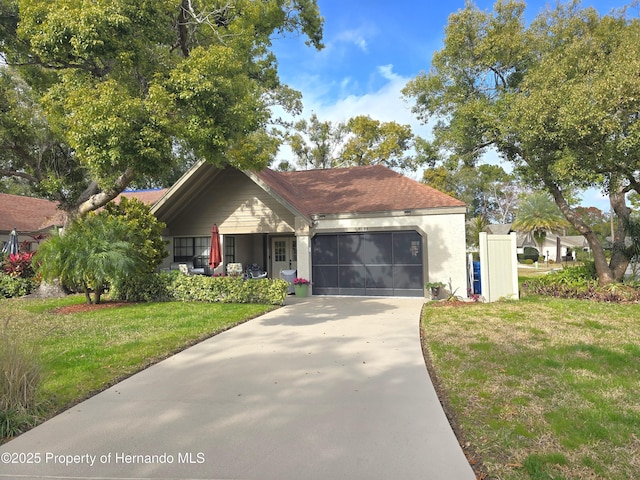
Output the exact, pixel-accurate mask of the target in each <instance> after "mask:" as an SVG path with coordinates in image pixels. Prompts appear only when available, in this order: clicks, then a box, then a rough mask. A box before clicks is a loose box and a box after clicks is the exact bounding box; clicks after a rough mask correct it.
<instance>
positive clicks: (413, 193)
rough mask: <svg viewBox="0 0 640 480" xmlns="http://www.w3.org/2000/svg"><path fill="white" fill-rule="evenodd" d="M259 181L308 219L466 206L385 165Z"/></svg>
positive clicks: (268, 173)
mask: <svg viewBox="0 0 640 480" xmlns="http://www.w3.org/2000/svg"><path fill="white" fill-rule="evenodd" d="M258 177H259V178H260V179H262V181H264V182H265V183H267V184H268V185H269V186H270V187H271V188H272V189H273V190H274V191H275V192H276V193H278V194H279V195H280V196H282V198H284V199H285V200H286V201H288V202H289V203H290V204H292V205H293V206H295V207H296V208H297V209H298V210H300V212H301V213H303V214H305V215H314V214H316V215H319V214H340V213H347V214H349V213H372V212H385V211H401V210H414V209H430V208H443V207H464V206H465V204H464V202H461V201H460V200H457V199H455V198H453V197H451V196H449V195H446V194H444V193H442V192H440V191H438V190H435V189H434V188H431V187H429V186H427V185H425V184H422V183H419V182H416V181H414V180H411V179H410V178H407V177H405V176H404V175H400V174H399V173H396V172H394V171H392V170H390V169H388V168H386V167H383V166H381V165H372V166H366V167H350V168H334V169H326V170H302V171H297V172H275V171H273V170H269V169H266V170H263V171H262V172H260V173H259V174H258Z"/></svg>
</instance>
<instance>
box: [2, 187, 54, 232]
mask: <svg viewBox="0 0 640 480" xmlns="http://www.w3.org/2000/svg"><path fill="white" fill-rule="evenodd" d="M64 218H65V215H64V212H63V211H62V210H60V209H58V205H57V203H55V202H52V201H50V200H44V199H42V198H33V197H22V196H20V195H9V194H7V193H0V231H3V232H4V231H11V229H13V228H15V229H16V230H17V231H18V233H20V232H29V233H34V232H40V231H46V230H48V229H50V228H52V227H54V226H60V225H62V224H63V223H64Z"/></svg>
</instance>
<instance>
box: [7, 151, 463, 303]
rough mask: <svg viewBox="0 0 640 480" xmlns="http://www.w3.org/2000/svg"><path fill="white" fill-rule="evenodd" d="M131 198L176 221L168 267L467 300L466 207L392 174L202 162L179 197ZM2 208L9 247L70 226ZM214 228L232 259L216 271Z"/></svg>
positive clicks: (333, 291) (51, 216)
mask: <svg viewBox="0 0 640 480" xmlns="http://www.w3.org/2000/svg"><path fill="white" fill-rule="evenodd" d="M122 196H126V197H135V198H137V199H139V200H141V201H142V202H144V203H146V204H148V205H151V206H152V209H151V211H152V212H153V213H154V214H155V215H156V217H157V218H158V219H159V220H160V221H162V222H164V223H166V226H167V227H166V230H165V232H164V238H165V240H166V241H167V243H168V252H169V255H168V256H167V258H166V259H165V261H164V263H163V265H162V268H164V269H171V268H172V267H176V268H177V266H178V265H179V264H180V263H192V264H193V267H194V268H196V269H198V268H199V269H201V271H203V272H205V273H208V274H224V273H225V272H226V267H227V265H229V264H232V263H233V264H238V263H239V264H242V265H243V266H244V267H246V266H248V265H252V264H258V265H260V266H261V267H262V268H263V269H264V270H266V271H267V272H268V276H269V277H272V278H279V277H280V276H281V273H282V272H283V271H288V272H289V274H290V273H291V272H293V271H295V274H296V275H297V276H299V277H304V278H306V279H308V280H310V281H311V282H312V292H313V293H314V294H317V295H381V296H393V295H396V296H423V295H424V293H425V292H424V284H425V283H426V282H438V281H439V282H444V283H447V284H448V283H449V281H451V285H452V287H453V290H455V291H456V292H457V294H458V295H462V296H466V292H467V272H466V260H465V205H464V203H463V202H460V201H458V200H456V199H454V198H452V197H450V196H448V195H445V194H444V193H441V192H439V191H437V190H434V189H432V188H430V187H428V186H426V185H424V184H422V183H419V182H416V181H413V180H411V179H409V178H407V177H405V176H403V175H400V174H398V173H395V172H393V171H392V170H389V169H387V168H385V167H382V166H366V167H352V168H343V169H329V170H308V171H298V172H276V171H273V170H270V169H265V170H263V171H262V172H250V171H241V170H237V169H234V168H232V167H225V168H218V167H216V166H214V165H212V164H209V163H205V162H200V163H198V164H196V165H195V166H194V167H192V168H191V169H190V170H189V171H188V172H187V173H186V174H185V175H183V176H182V177H181V178H180V179H179V180H178V181H177V182H176V183H175V184H174V185H173V186H172V187H171V188H169V189H163V190H144V191H135V192H123V193H122ZM2 200H4V202H3V207H2V208H0V229H4V230H0V233H5V234H6V235H7V237H6V238H7V239H8V233H9V231H10V230H11V229H12V228H13V227H16V228H17V230H18V233H19V235H20V236H21V239H22V237H23V235H24V234H25V233H26V234H31V233H35V232H41V233H45V232H47V231H49V230H50V229H51V228H52V226H56V227H60V226H62V225H63V224H64V219H65V217H64V213H63V212H61V211H60V210H58V209H57V206H56V204H55V203H54V202H50V201H48V200H40V199H31V198H27V197H18V196H15V195H2V197H0V201H2ZM116 201H117V199H116ZM214 224H216V225H217V226H218V229H219V232H220V237H221V243H222V245H221V247H222V253H223V255H222V264H221V265H220V266H218V267H217V268H216V269H215V270H214V271H211V270H210V269H209V250H210V245H211V229H212V226H213V225H214Z"/></svg>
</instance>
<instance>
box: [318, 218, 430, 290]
mask: <svg viewBox="0 0 640 480" xmlns="http://www.w3.org/2000/svg"><path fill="white" fill-rule="evenodd" d="M319 242H321V243H319ZM311 257H312V259H311V268H312V272H313V273H312V276H313V284H314V285H313V293H314V294H316V295H347V296H348V295H351V296H411V297H422V296H424V279H425V278H427V255H426V235H425V234H424V233H423V232H421V231H420V229H418V228H407V229H397V228H395V229H389V228H380V229H375V228H371V229H368V230H364V229H360V230H358V229H356V230H344V231H330V232H318V233H317V234H316V235H314V236H313V238H312V240H311Z"/></svg>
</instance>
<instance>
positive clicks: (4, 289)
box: [0, 273, 36, 298]
mask: <svg viewBox="0 0 640 480" xmlns="http://www.w3.org/2000/svg"><path fill="white" fill-rule="evenodd" d="M35 287H36V282H35V280H34V279H33V278H22V277H15V276H13V275H7V274H5V273H0V297H4V298H13V297H23V296H24V295H29V294H30V293H31V292H32V291H33V289H34V288H35Z"/></svg>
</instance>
